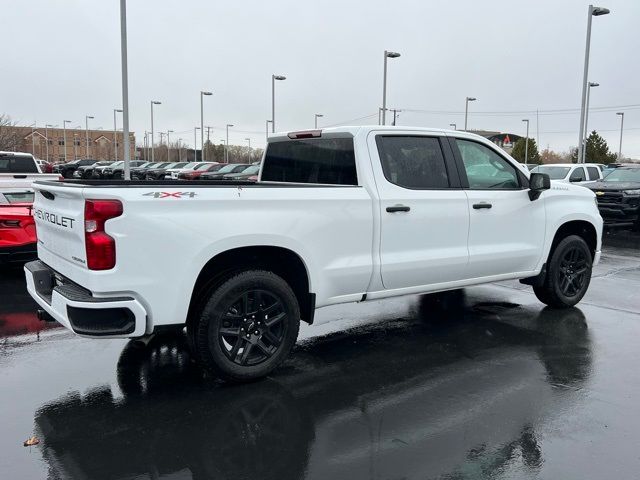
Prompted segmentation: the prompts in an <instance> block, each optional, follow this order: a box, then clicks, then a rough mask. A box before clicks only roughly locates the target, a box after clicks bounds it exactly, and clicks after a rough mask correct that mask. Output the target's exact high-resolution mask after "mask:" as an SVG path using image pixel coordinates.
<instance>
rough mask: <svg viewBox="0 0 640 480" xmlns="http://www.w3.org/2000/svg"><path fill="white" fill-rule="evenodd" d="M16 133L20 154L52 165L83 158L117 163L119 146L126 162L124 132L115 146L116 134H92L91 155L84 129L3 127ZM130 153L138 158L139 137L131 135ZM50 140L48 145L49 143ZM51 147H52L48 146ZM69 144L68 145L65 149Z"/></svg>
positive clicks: (99, 131) (119, 152) (130, 133)
mask: <svg viewBox="0 0 640 480" xmlns="http://www.w3.org/2000/svg"><path fill="white" fill-rule="evenodd" d="M3 128H5V129H7V130H13V131H15V137H16V145H17V146H16V148H15V150H16V151H20V152H28V153H33V154H34V156H35V157H36V158H41V159H43V160H48V161H50V162H52V163H59V162H64V161H65V146H66V159H67V161H71V160H74V159H79V158H93V159H96V160H113V159H115V156H116V151H115V149H114V147H115V146H117V148H118V159H119V160H122V159H123V158H124V143H123V140H124V137H123V135H122V132H116V139H115V140H116V143H115V144H114V134H113V131H109V130H89V143H88V152H89V153H88V155H87V142H86V131H85V129H84V128H67V129H66V141H65V131H64V129H62V128H32V127H18V126H16V127H3ZM129 138H130V141H129V150H130V155H131V158H132V159H133V158H135V157H134V155H135V148H136V142H135V135H134V133H133V132H129ZM47 139H48V142H47ZM47 143H48V145H47ZM65 144H66V145H65Z"/></svg>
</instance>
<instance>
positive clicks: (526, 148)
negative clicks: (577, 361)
mask: <svg viewBox="0 0 640 480" xmlns="http://www.w3.org/2000/svg"><path fill="white" fill-rule="evenodd" d="M522 121H523V122H527V137H526V139H525V141H524V164H525V165H526V164H527V163H528V161H529V119H528V118H524V119H523V120H522Z"/></svg>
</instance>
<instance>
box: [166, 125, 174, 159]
mask: <svg viewBox="0 0 640 480" xmlns="http://www.w3.org/2000/svg"><path fill="white" fill-rule="evenodd" d="M170 133H173V130H167V162H170V161H171V141H170V139H169V134H170Z"/></svg>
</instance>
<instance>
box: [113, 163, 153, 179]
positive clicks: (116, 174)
mask: <svg viewBox="0 0 640 480" xmlns="http://www.w3.org/2000/svg"><path fill="white" fill-rule="evenodd" d="M118 163H119V165H118V166H115V167H113V171H112V172H111V178H113V179H123V178H124V161H123V162H122V163H120V162H118ZM145 163H147V162H143V161H140V160H131V162H129V168H135V167H140V166H142V165H144V164H145ZM129 173H131V171H129Z"/></svg>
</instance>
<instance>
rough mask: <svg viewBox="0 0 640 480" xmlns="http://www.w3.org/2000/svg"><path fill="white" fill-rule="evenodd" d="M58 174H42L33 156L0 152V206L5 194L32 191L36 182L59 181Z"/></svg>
mask: <svg viewBox="0 0 640 480" xmlns="http://www.w3.org/2000/svg"><path fill="white" fill-rule="evenodd" d="M59 178H61V177H60V175H59V174H57V173H42V170H40V165H38V162H37V161H36V159H35V158H33V155H31V154H30V153H22V152H0V204H2V203H9V202H8V201H7V202H4V201H3V196H2V193H3V192H15V191H21V192H22V191H25V190H31V184H32V183H33V182H34V181H36V180H58V179H59Z"/></svg>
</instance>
